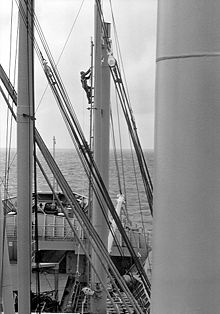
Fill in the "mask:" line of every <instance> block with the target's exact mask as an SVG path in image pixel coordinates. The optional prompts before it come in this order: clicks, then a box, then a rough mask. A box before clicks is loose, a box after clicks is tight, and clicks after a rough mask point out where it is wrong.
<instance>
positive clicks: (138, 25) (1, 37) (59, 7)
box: [0, 0, 157, 148]
mask: <svg viewBox="0 0 220 314" xmlns="http://www.w3.org/2000/svg"><path fill="white" fill-rule="evenodd" d="M35 2H36V15H37V17H38V20H39V22H40V24H41V27H42V29H43V32H44V34H45V37H46V40H47V42H48V45H49V47H50V50H51V52H52V55H53V57H54V59H55V61H56V60H58V58H59V55H60V53H61V51H62V49H63V46H64V44H65V42H66V39H67V36H68V34H69V32H70V29H71V27H72V25H73V23H74V20H75V19H76V15H77V13H78V11H79V8H80V5H81V3H82V0H37V1H35ZM111 2H112V6H113V13H114V19H115V23H116V31H117V35H118V38H119V43H120V48H121V53H122V59H123V65H124V70H125V74H126V80H127V85H128V89H129V95H130V99H131V104H132V108H133V111H134V114H135V118H136V123H137V127H138V133H139V135H140V139H141V143H142V146H143V148H153V138H154V85H155V51H156V10H157V1H156V0H111ZM109 3H110V1H109V0H105V1H103V4H104V16H105V20H106V21H107V22H112V21H111V14H110V7H109ZM11 5H12V1H11V0H1V6H0V43H1V45H0V47H1V48H0V63H1V64H2V65H3V67H4V69H5V71H6V72H7V73H8V72H9V55H10V53H9V52H10V49H9V47H10V45H9V43H10V24H11ZM93 8H94V1H93V0H84V2H83V6H82V9H81V11H80V14H79V17H78V19H77V20H76V23H75V26H74V28H73V31H72V33H71V36H70V38H69V41H68V44H67V46H66V48H65V50H64V53H63V55H62V57H61V59H60V62H59V65H58V69H59V71H60V74H61V76H62V79H63V81H64V84H65V86H66V89H67V92H68V94H69V96H70V99H71V101H72V104H73V107H74V110H75V112H76V114H77V116H78V118H79V120H80V123H81V126H82V127H83V129H85V134H86V136H87V135H88V129H89V128H88V124H89V111H88V110H87V109H86V108H87V107H88V106H87V102H86V96H85V93H84V91H83V90H82V88H81V84H80V75H79V72H80V71H81V70H87V69H88V68H89V67H90V41H91V37H93V11H94V9H93ZM16 9H17V5H16V1H14V11H16ZM15 16H16V12H15V14H14V19H13V21H14V22H13V27H14V28H16V18H15ZM14 33H15V32H14ZM14 33H13V41H14V39H15V35H14ZM112 37H113V53H114V56H115V57H116V58H117V54H116V51H114V47H115V44H114V30H112ZM13 49H14V47H13ZM12 59H13V58H12ZM12 64H13V62H12ZM12 68H13V66H12ZM11 73H13V70H11ZM11 75H12V74H11ZM12 80H13V79H12ZM46 85H47V83H46V80H45V77H44V73H43V71H42V69H41V68H40V64H39V61H38V60H37V58H36V85H35V89H36V93H35V96H36V107H38V106H39V107H38V110H37V116H36V117H37V120H36V122H37V128H38V129H39V131H40V133H41V134H42V136H43V138H44V140H45V141H46V143H47V144H48V145H49V147H51V146H52V138H53V136H55V137H56V141H57V147H59V148H68V147H71V146H72V144H71V140H70V139H69V136H68V134H67V132H66V131H65V128H64V126H63V123H62V121H61V117H60V113H59V110H58V109H57V105H56V102H55V100H54V99H53V97H52V94H51V92H50V90H49V89H48V90H47V92H46V94H45V96H44V97H43V99H42V101H41V102H40V99H41V97H42V94H43V91H44V89H45V87H46ZM112 90H113V88H112ZM112 94H113V93H112ZM114 98H115V97H114V95H113V101H112V107H114V106H115V101H114ZM5 107H6V106H5V103H4V100H3V98H2V97H1V96H0V110H1V115H0V125H1V133H0V147H3V146H5V139H4V136H5V133H4V132H3V131H2V126H4V125H5V124H6V123H5V121H6V116H5V115H6V113H5ZM113 110H114V109H113ZM14 143H15V142H14ZM124 147H128V141H126V142H125V144H124Z"/></svg>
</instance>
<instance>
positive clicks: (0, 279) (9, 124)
mask: <svg viewBox="0 0 220 314" xmlns="http://www.w3.org/2000/svg"><path fill="white" fill-rule="evenodd" d="M13 12H14V6H13V0H12V1H11V16H10V34H9V40H10V48H9V77H10V70H11V59H12V28H13ZM9 113H10V110H9V109H7V118H6V143H5V144H6V145H5V147H6V148H5V156H6V159H5V174H4V199H6V202H7V191H8V183H9V170H10V167H9V164H10V155H11V137H12V116H11V115H9ZM10 117H11V120H10V121H9V118H10ZM0 201H1V200H0ZM2 207H3V224H2V228H3V230H2V239H0V241H2V245H1V247H2V252H1V253H2V254H1V270H0V300H1V304H0V306H2V297H3V296H2V293H3V291H2V288H3V274H4V254H5V239H6V210H5V204H4V203H3V206H2ZM0 223H1V222H0ZM0 310H1V309H0Z"/></svg>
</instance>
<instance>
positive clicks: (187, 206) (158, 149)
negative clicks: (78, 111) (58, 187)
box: [151, 0, 220, 314]
mask: <svg viewBox="0 0 220 314" xmlns="http://www.w3.org/2000/svg"><path fill="white" fill-rule="evenodd" d="M219 14H220V2H219V1H215V0H210V1H200V0H195V1H188V0H185V1H183V0H178V1H177V0H169V1H163V0H161V1H159V6H158V39H157V87H156V144H155V165H156V166H155V178H154V186H155V189H154V213H155V215H154V236H153V255H154V257H153V276H152V309H151V313H152V314H168V313H175V314H183V313H201V314H202V313H219V309H220V298H219V296H220V277H219V274H220V241H219V239H220V224H219V222H220V209H219V204H220V179H219V178H220V163H219V162H220V158H219V156H220V89H219V80H220V40H219V30H220V19H219Z"/></svg>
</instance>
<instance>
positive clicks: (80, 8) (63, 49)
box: [35, 0, 85, 113]
mask: <svg viewBox="0 0 220 314" xmlns="http://www.w3.org/2000/svg"><path fill="white" fill-rule="evenodd" d="M84 1H85V0H82V2H81V4H80V7H79V10H78V12H77V14H76V17H75V19H74V21H73V24H72V26H71V28H70V31H69V33H68V35H67V38H66V41H65V43H64V45H63V48H62V50H61V52H60V55H59V57H58V59H57V62H56V66H58V64H59V62H60V59H61V58H62V55H63V53H64V51H65V48H66V46H67V44H68V41H69V39H70V36H71V34H72V32H73V29H74V27H75V25H76V22H77V20H78V17H79V15H80V12H81V10H82V7H83V4H84ZM48 86H49V84H47V86H46V87H45V89H44V92H43V94H42V96H41V98H40V100H39V103H38V105H37V108H36V112H37V110H38V109H39V107H40V105H41V102H42V100H43V97H44V95H45V93H46V91H47V88H48ZM36 112H35V113H36Z"/></svg>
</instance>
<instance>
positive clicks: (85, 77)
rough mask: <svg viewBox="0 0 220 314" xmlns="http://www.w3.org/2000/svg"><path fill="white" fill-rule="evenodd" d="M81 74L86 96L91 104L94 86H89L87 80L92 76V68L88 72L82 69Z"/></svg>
mask: <svg viewBox="0 0 220 314" xmlns="http://www.w3.org/2000/svg"><path fill="white" fill-rule="evenodd" d="M80 75H81V83H82V87H83V89H84V90H85V92H86V96H87V98H88V103H89V104H91V102H92V88H91V86H88V84H87V81H88V80H89V79H90V77H91V68H89V69H88V71H87V72H84V71H81V72H80Z"/></svg>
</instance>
